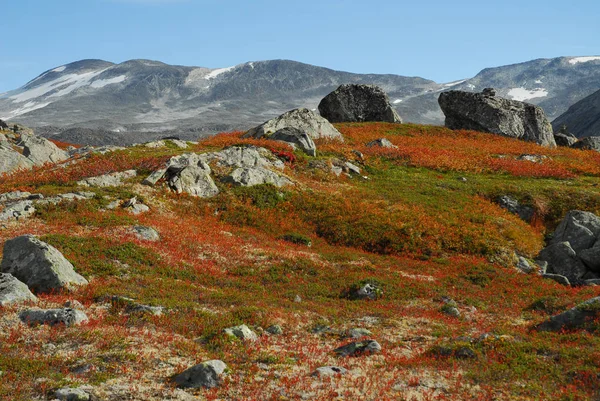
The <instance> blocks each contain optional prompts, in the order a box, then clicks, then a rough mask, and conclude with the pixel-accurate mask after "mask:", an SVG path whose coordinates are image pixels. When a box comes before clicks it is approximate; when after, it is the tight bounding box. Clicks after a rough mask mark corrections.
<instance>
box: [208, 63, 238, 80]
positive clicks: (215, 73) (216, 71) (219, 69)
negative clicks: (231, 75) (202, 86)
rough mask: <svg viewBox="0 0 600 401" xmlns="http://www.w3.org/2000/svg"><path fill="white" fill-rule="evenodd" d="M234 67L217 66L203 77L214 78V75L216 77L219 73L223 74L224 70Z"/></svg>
mask: <svg viewBox="0 0 600 401" xmlns="http://www.w3.org/2000/svg"><path fill="white" fill-rule="evenodd" d="M234 68H235V65H234V66H233V67H226V68H217V69H216V70H212V71H211V72H209V73H208V74H207V75H206V76H205V77H204V79H214V78H216V77H218V76H219V75H221V74H224V73H226V72H229V71H231V70H233V69H234Z"/></svg>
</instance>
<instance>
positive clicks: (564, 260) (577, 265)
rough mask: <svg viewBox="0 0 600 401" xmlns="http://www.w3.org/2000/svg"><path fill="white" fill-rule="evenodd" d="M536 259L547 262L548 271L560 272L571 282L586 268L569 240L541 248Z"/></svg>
mask: <svg viewBox="0 0 600 401" xmlns="http://www.w3.org/2000/svg"><path fill="white" fill-rule="evenodd" d="M538 259H540V260H544V261H546V262H548V273H550V274H560V275H561V276H565V277H567V278H568V279H569V281H571V282H575V281H577V280H579V279H580V278H582V277H583V276H584V275H585V273H586V271H587V269H586V267H585V265H584V264H583V262H581V260H580V259H579V258H578V257H577V254H576V253H575V251H574V250H573V248H571V245H570V244H569V242H558V243H554V244H551V245H549V246H547V247H546V248H544V249H542V251H541V252H540V254H539V255H538Z"/></svg>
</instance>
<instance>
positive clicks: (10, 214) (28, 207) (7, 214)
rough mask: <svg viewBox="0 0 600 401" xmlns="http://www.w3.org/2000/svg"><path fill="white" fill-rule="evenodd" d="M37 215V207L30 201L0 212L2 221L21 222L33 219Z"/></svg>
mask: <svg viewBox="0 0 600 401" xmlns="http://www.w3.org/2000/svg"><path fill="white" fill-rule="evenodd" d="M34 213H35V207H34V206H33V202H32V201H30V200H22V201H19V202H15V203H12V204H10V205H7V206H6V207H5V208H4V209H2V211H0V221H9V220H21V219H26V218H28V217H31V216H32V215H33V214H34Z"/></svg>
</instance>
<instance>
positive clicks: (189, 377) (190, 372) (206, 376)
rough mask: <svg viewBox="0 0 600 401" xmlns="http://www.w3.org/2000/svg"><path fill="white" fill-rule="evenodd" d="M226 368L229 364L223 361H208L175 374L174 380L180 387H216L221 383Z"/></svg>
mask: <svg viewBox="0 0 600 401" xmlns="http://www.w3.org/2000/svg"><path fill="white" fill-rule="evenodd" d="M226 369H227V365H226V364H225V362H223V361H220V360H211V361H206V362H202V363H200V364H198V365H195V366H192V367H191V368H189V369H187V370H185V371H184V372H182V373H180V374H178V375H176V376H174V377H173V379H172V380H173V382H174V383H175V385H176V386H177V387H179V388H202V387H203V388H215V387H219V386H220V385H221V381H222V375H223V373H224V372H225V370H226Z"/></svg>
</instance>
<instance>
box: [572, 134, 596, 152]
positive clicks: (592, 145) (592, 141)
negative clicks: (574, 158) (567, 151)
mask: <svg viewBox="0 0 600 401" xmlns="http://www.w3.org/2000/svg"><path fill="white" fill-rule="evenodd" d="M571 147H572V148H575V149H583V150H595V151H596V152H600V137H598V136H588V137H586V138H581V139H580V140H578V141H577V142H575V143H574V144H572V145H571Z"/></svg>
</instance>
